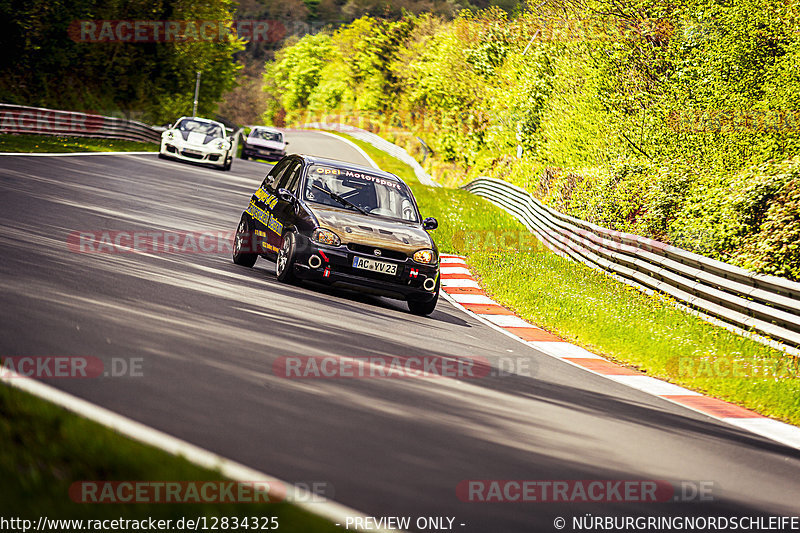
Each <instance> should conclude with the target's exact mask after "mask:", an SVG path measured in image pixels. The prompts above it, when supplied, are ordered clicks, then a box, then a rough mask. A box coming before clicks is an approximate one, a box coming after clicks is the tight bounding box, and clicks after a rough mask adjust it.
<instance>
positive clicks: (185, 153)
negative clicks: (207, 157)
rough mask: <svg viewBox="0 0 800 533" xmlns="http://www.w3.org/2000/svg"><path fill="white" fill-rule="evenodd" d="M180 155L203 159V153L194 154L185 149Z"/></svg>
mask: <svg viewBox="0 0 800 533" xmlns="http://www.w3.org/2000/svg"><path fill="white" fill-rule="evenodd" d="M181 155H182V156H183V157H191V158H192V159H203V154H196V153H194V152H187V151H186V150H184V151H183V152H181Z"/></svg>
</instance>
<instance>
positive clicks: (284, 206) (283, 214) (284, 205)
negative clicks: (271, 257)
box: [267, 157, 303, 250]
mask: <svg viewBox="0 0 800 533" xmlns="http://www.w3.org/2000/svg"><path fill="white" fill-rule="evenodd" d="M287 159H288V160H289V161H291V163H290V164H289V165H288V166H287V168H286V170H285V171H284V172H283V173H281V175H280V177H279V178H277V179H276V181H274V182H273V184H272V187H273V189H272V191H273V194H274V195H275V201H274V202H273V203H272V205H270V206H269V213H270V218H269V224H268V227H267V243H268V244H267V247H268V248H269V249H270V250H272V249H273V247H275V250H277V249H278V248H279V247H280V245H281V238H282V237H283V228H284V227H285V226H289V225H291V224H292V223H293V222H294V215H295V206H296V204H295V203H294V202H287V201H286V200H282V199H281V198H280V196H279V194H278V191H280V190H281V189H286V190H287V191H289V192H290V193H292V194H293V195H294V196H295V197H296V196H297V187H298V184H299V182H300V175H301V174H302V170H303V162H302V161H301V160H300V159H299V158H294V157H290V158H287Z"/></svg>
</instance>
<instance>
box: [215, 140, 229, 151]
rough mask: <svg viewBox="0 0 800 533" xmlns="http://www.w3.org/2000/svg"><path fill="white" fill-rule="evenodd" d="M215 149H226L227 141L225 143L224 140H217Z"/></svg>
mask: <svg viewBox="0 0 800 533" xmlns="http://www.w3.org/2000/svg"><path fill="white" fill-rule="evenodd" d="M217 149H218V150H227V149H228V143H226V142H225V141H219V142H218V143H217Z"/></svg>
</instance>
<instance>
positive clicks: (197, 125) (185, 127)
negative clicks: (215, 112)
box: [177, 118, 224, 137]
mask: <svg viewBox="0 0 800 533" xmlns="http://www.w3.org/2000/svg"><path fill="white" fill-rule="evenodd" d="M177 128H178V129H179V130H181V131H188V132H190V133H202V134H203V135H210V136H211V137H224V134H223V132H222V128H221V127H220V126H219V125H218V124H214V123H212V122H200V121H199V120H192V119H190V118H185V119H183V120H181V121H180V122H179V123H178V125H177Z"/></svg>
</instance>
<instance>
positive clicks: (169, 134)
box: [161, 131, 175, 139]
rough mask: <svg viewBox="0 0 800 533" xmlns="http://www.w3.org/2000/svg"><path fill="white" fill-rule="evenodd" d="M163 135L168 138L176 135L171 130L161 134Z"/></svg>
mask: <svg viewBox="0 0 800 533" xmlns="http://www.w3.org/2000/svg"><path fill="white" fill-rule="evenodd" d="M161 136H162V137H165V138H167V139H172V138H173V137H174V136H175V134H174V133H173V132H171V131H165V132H164V133H162V134H161Z"/></svg>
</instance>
